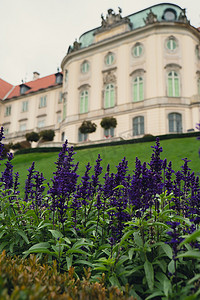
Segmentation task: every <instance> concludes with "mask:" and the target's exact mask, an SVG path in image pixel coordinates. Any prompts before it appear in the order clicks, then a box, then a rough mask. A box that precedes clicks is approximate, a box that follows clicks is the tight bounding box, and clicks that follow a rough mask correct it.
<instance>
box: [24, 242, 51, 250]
mask: <svg viewBox="0 0 200 300" xmlns="http://www.w3.org/2000/svg"><path fill="white" fill-rule="evenodd" d="M49 247H50V244H49V243H48V242H43V243H37V244H35V245H33V246H32V247H31V248H29V249H28V251H30V250H34V249H47V248H49Z"/></svg>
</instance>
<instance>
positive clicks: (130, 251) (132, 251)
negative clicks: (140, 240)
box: [128, 248, 134, 260]
mask: <svg viewBox="0 0 200 300" xmlns="http://www.w3.org/2000/svg"><path fill="white" fill-rule="evenodd" d="M133 254H134V249H133V248H131V249H130V250H129V251H128V257H129V259H130V260H132V258H133Z"/></svg>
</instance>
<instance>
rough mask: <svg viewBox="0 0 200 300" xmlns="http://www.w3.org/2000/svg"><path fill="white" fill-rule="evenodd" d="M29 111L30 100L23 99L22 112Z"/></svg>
mask: <svg viewBox="0 0 200 300" xmlns="http://www.w3.org/2000/svg"><path fill="white" fill-rule="evenodd" d="M27 111H28V101H23V102H22V112H27Z"/></svg>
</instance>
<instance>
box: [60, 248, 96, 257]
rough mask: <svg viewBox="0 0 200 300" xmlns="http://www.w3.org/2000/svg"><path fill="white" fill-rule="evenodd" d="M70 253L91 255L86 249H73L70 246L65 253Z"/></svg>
mask: <svg viewBox="0 0 200 300" xmlns="http://www.w3.org/2000/svg"><path fill="white" fill-rule="evenodd" d="M70 253H73V254H74V253H78V254H83V255H87V256H91V254H89V253H87V252H86V251H83V250H81V249H73V248H71V249H69V250H67V252H66V255H67V254H70Z"/></svg>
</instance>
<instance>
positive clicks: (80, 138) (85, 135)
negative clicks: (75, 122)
mask: <svg viewBox="0 0 200 300" xmlns="http://www.w3.org/2000/svg"><path fill="white" fill-rule="evenodd" d="M87 140H88V133H81V132H80V130H79V129H78V142H79V143H81V142H86V141H87Z"/></svg>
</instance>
